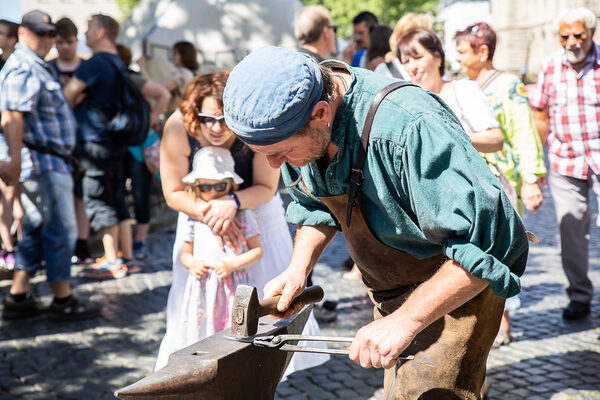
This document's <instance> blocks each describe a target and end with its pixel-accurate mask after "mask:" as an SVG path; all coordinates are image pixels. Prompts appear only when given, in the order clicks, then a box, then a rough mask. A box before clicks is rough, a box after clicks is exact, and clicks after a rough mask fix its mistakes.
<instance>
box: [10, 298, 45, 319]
mask: <svg viewBox="0 0 600 400" xmlns="http://www.w3.org/2000/svg"><path fill="white" fill-rule="evenodd" d="M2 304H3V305H4V311H3V312H2V318H4V319H18V318H29V317H35V316H36V315H40V314H42V313H43V312H44V311H45V309H44V306H43V304H42V303H40V302H39V301H38V300H36V299H35V298H34V297H33V296H32V295H31V294H29V293H28V294H27V297H25V300H23V301H21V302H15V301H14V300H13V298H12V296H11V295H10V294H9V295H6V296H5V297H4V301H3V302H2Z"/></svg>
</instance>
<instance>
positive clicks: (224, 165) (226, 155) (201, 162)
mask: <svg viewBox="0 0 600 400" xmlns="http://www.w3.org/2000/svg"><path fill="white" fill-rule="evenodd" d="M234 165H235V162H234V161H233V157H232V156H231V153H230V152H229V150H227V149H224V148H223V147H214V146H207V147H202V148H201V149H200V150H198V151H197V152H196V154H195V155H194V162H193V163H192V172H190V173H189V174H187V175H186V176H184V177H183V179H182V181H183V182H184V183H194V182H195V181H196V179H214V180H218V181H222V180H223V179H227V178H232V179H233V181H234V182H235V183H237V184H240V183H242V182H244V180H243V179H242V178H241V177H240V176H239V175H238V174H236V173H235V171H234Z"/></svg>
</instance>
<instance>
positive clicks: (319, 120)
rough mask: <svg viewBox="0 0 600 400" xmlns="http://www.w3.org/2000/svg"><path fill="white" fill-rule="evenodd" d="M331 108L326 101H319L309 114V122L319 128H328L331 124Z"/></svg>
mask: <svg viewBox="0 0 600 400" xmlns="http://www.w3.org/2000/svg"><path fill="white" fill-rule="evenodd" d="M332 117H333V116H332V112H331V106H330V105H329V103H327V102H326V101H323V100H321V101H319V102H317V104H315V106H314V107H313V109H312V112H311V113H310V122H311V123H316V124H318V125H319V126H329V125H330V123H331V122H332V119H333V118H332Z"/></svg>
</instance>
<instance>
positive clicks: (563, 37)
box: [560, 32, 585, 42]
mask: <svg viewBox="0 0 600 400" xmlns="http://www.w3.org/2000/svg"><path fill="white" fill-rule="evenodd" d="M584 35H585V32H580V33H571V34H569V35H560V40H562V41H564V42H566V41H567V40H569V37H571V36H573V37H574V38H575V40H581V39H583V36H584Z"/></svg>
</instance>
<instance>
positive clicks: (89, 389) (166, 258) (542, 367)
mask: <svg viewBox="0 0 600 400" xmlns="http://www.w3.org/2000/svg"><path fill="white" fill-rule="evenodd" d="M594 207H595V208H594V210H597V207H596V206H594ZM595 214H596V213H595ZM594 217H595V215H594ZM525 222H526V225H527V226H528V228H529V229H530V230H532V231H533V232H535V233H536V234H537V235H538V237H539V238H540V240H541V241H542V244H541V245H532V247H531V256H530V261H529V266H528V269H527V271H526V273H525V275H524V277H523V279H522V283H523V294H522V296H521V301H522V306H521V308H520V309H519V310H517V311H515V312H513V313H512V323H513V325H512V326H513V333H514V336H515V338H514V341H513V342H512V343H510V344H509V345H507V346H503V347H501V348H499V349H493V350H492V352H491V354H490V357H489V361H488V377H489V381H490V383H491V390H490V393H489V399H490V400H500V399H502V400H504V399H508V400H512V399H528V400H536V399H552V400H563V399H565V400H566V399H600V340H599V339H600V338H599V336H600V295H596V298H595V302H594V304H593V308H592V314H591V316H590V317H588V318H586V319H584V320H582V321H580V322H566V321H564V320H563V319H562V318H561V308H562V307H564V306H565V305H566V304H567V298H566V295H565V294H564V288H565V285H566V279H565V277H564V274H563V272H562V269H561V266H560V258H559V251H558V249H557V241H558V233H557V229H556V224H555V221H554V210H553V208H552V205H551V199H550V197H549V196H548V195H547V194H546V196H545V203H544V205H543V206H542V208H541V209H540V210H539V211H538V212H537V213H536V214H528V215H527V216H526V221H525ZM173 229H174V226H173V224H171V225H169V226H168V227H166V228H163V229H160V230H157V231H155V232H153V233H151V235H150V237H149V248H150V253H151V254H150V256H149V257H148V258H147V260H146V265H145V268H144V269H143V271H142V272H141V273H139V274H135V275H131V276H127V277H125V278H123V279H120V280H111V281H103V282H89V281H85V280H83V279H82V278H80V272H81V269H82V267H80V266H74V268H73V275H74V279H73V282H74V287H75V291H76V293H77V295H79V296H82V297H91V298H93V299H95V300H97V301H99V302H101V303H102V304H103V305H104V311H103V314H102V316H101V317H100V318H97V319H94V320H90V321H83V322H74V323H57V322H53V321H49V320H47V319H46V318H44V317H38V318H35V319H32V320H25V321H10V322H9V321H2V322H0V360H2V361H1V362H0V377H1V378H0V399H25V400H33V399H44V400H46V399H112V398H113V395H112V393H113V392H114V391H115V390H116V389H117V388H120V387H123V386H125V385H128V384H130V383H132V382H134V381H136V380H138V379H140V378H141V377H143V376H145V375H147V374H149V373H150V372H151V371H152V369H153V366H154V357H155V355H156V352H157V350H158V345H159V343H160V340H161V338H162V335H163V334H164V329H165V312H164V310H165V304H166V298H167V293H168V290H169V284H170V265H171V261H170V258H171V246H172V241H173ZM599 244H600V229H599V228H597V227H593V230H592V242H591V268H592V271H591V279H592V281H594V282H596V283H598V282H600V245H599ZM346 255H347V253H346V250H345V247H344V243H343V238H342V237H341V236H340V235H338V237H336V238H335V240H334V241H333V243H332V245H330V247H329V248H328V249H327V250H326V252H325V253H324V255H323V256H322V258H321V259H320V262H319V264H318V265H317V267H316V270H315V274H314V278H313V279H314V281H315V283H317V284H320V285H322V286H323V287H324V289H325V293H326V298H327V299H329V300H337V301H339V305H338V311H339V314H338V318H337V320H336V321H335V322H333V323H329V324H322V326H321V328H322V333H323V334H325V335H339V336H352V335H353V334H354V332H356V330H357V329H358V328H359V327H360V326H362V325H364V324H366V323H367V322H369V321H370V320H371V318H372V307H371V305H370V303H369V300H368V298H367V297H366V291H365V288H364V286H363V284H362V283H361V282H357V281H344V280H342V279H340V275H341V273H342V270H341V269H340V267H339V266H338V264H339V263H340V262H341V261H343V260H344V259H345V257H346ZM44 281H45V276H44V275H38V276H36V277H35V278H34V279H33V283H34V285H33V290H34V292H35V293H36V294H37V295H38V296H40V297H41V298H42V300H43V301H44V302H45V303H46V304H47V303H49V302H50V300H51V292H50V289H49V287H48V285H47V284H46V283H45V282H44ZM9 287H10V281H9V280H3V281H0V295H6V294H7V293H8V289H9ZM597 289H598V292H600V287H598V285H597ZM382 381H383V371H382V370H375V369H362V368H360V367H358V366H357V365H355V364H353V363H352V362H350V361H349V360H348V358H346V357H345V356H332V359H331V360H330V361H329V362H327V363H325V364H324V365H321V366H319V367H315V368H312V369H310V370H305V371H299V372H296V373H294V374H292V375H290V376H289V377H288V379H287V380H286V381H284V382H282V383H280V384H279V386H278V389H277V393H276V399H281V400H300V399H383V391H382Z"/></svg>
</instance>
